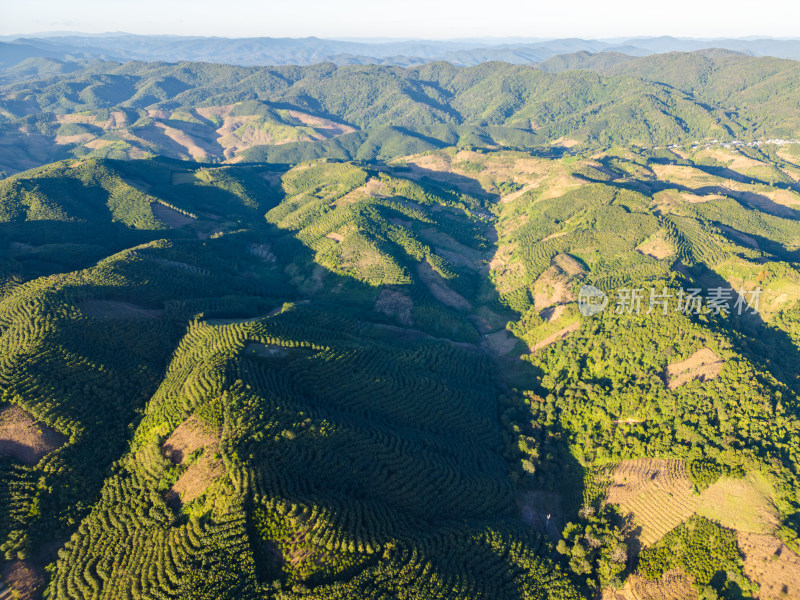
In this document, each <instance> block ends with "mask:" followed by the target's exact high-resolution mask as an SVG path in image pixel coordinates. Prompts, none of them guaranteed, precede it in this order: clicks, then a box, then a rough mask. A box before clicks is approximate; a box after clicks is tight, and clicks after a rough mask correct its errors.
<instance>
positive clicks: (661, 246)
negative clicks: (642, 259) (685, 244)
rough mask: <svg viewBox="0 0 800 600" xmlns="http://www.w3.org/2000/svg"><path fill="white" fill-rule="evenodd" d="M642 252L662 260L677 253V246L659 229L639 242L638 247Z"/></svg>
mask: <svg viewBox="0 0 800 600" xmlns="http://www.w3.org/2000/svg"><path fill="white" fill-rule="evenodd" d="M636 249H637V250H638V251H639V252H641V253H642V254H646V255H647V256H652V257H653V258H656V259H658V260H662V259H664V258H667V257H669V256H672V255H673V254H675V248H674V247H673V246H672V244H670V243H669V242H668V241H667V239H666V236H665V233H664V232H663V231H658V232H656V233H654V234H653V235H651V236H650V237H649V238H647V239H646V240H645V241H644V242H642V243H641V244H639V246H638V247H637V248H636Z"/></svg>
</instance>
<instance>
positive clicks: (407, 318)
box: [375, 290, 414, 326]
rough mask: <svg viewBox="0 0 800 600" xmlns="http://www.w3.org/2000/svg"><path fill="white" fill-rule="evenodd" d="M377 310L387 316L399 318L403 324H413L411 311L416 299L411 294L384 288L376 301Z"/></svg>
mask: <svg viewBox="0 0 800 600" xmlns="http://www.w3.org/2000/svg"><path fill="white" fill-rule="evenodd" d="M375 310H376V311H378V312H381V313H383V314H385V315H386V316H387V317H392V318H394V319H397V321H398V322H400V323H402V324H403V325H408V326H411V325H413V324H414V319H413V318H412V316H411V311H412V310H414V301H413V300H411V298H410V297H409V296H406V295H405V294H401V293H400V292H395V291H394V290H382V291H381V293H380V296H378V299H377V300H376V301H375Z"/></svg>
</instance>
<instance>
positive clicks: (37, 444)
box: [0, 404, 68, 465]
mask: <svg viewBox="0 0 800 600" xmlns="http://www.w3.org/2000/svg"><path fill="white" fill-rule="evenodd" d="M67 440H68V438H67V437H66V436H65V435H62V434H60V433H59V432H57V431H55V430H54V429H50V428H49V427H47V426H46V425H43V424H42V423H37V422H36V421H35V420H34V419H33V417H32V416H31V415H30V414H28V413H27V412H26V411H25V410H23V409H22V408H21V407H19V406H17V405H15V404H12V405H10V406H6V407H4V408H2V409H0V454H2V455H4V456H10V457H12V458H15V459H16V460H18V461H19V462H21V463H22V464H25V465H35V464H36V463H38V462H39V461H40V460H41V459H42V458H43V457H45V456H46V455H48V454H50V453H51V452H52V451H53V450H55V449H56V448H58V447H60V446H62V445H63V444H65V443H66V442H67Z"/></svg>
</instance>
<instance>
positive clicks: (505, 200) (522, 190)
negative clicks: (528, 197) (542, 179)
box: [500, 181, 539, 204]
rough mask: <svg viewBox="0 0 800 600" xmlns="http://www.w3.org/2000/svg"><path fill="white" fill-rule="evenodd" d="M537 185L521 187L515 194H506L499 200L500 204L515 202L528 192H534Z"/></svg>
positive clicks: (530, 184) (531, 184) (535, 183)
mask: <svg viewBox="0 0 800 600" xmlns="http://www.w3.org/2000/svg"><path fill="white" fill-rule="evenodd" d="M538 185H539V182H538V181H537V182H534V183H529V184H528V185H523V186H522V187H521V188H520V189H518V190H517V191H516V192H511V193H510V194H506V195H505V196H503V197H502V198H500V203H501V204H508V203H510V202H513V201H514V200H517V199H518V198H522V197H523V196H524V195H525V194H527V193H528V192H530V191H531V190H535V189H536V188H537V187H538Z"/></svg>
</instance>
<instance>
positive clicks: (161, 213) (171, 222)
mask: <svg viewBox="0 0 800 600" xmlns="http://www.w3.org/2000/svg"><path fill="white" fill-rule="evenodd" d="M150 210H152V211H153V214H154V215H155V216H156V218H157V219H158V220H159V221H161V222H162V223H164V225H166V226H167V227H171V228H172V229H180V228H181V227H185V226H186V225H191V224H193V223H195V222H196V219H193V218H192V217H189V216H187V215H184V214H183V213H181V212H178V211H177V210H175V209H174V208H170V207H168V206H164V205H163V204H161V203H160V202H153V203H152V204H150Z"/></svg>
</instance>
